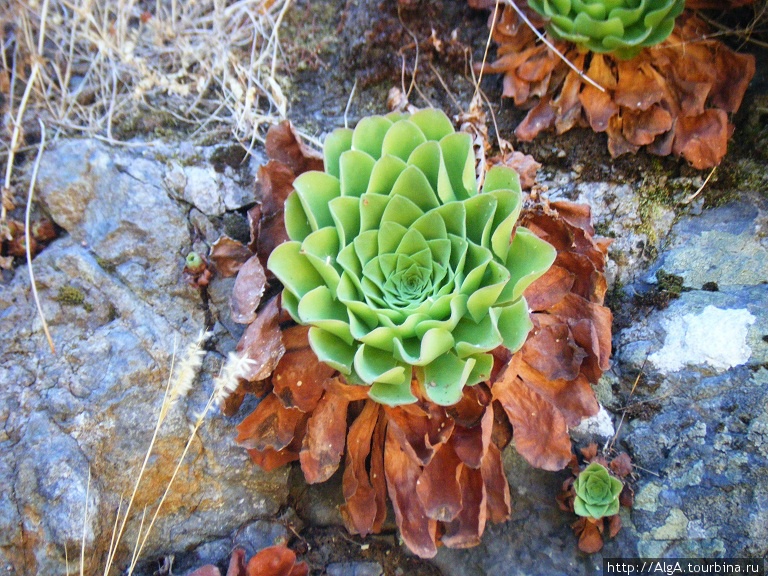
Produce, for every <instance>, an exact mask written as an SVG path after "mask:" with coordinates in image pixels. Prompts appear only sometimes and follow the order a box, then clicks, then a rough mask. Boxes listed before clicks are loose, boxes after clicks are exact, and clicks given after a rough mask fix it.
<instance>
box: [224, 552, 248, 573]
mask: <svg viewBox="0 0 768 576" xmlns="http://www.w3.org/2000/svg"><path fill="white" fill-rule="evenodd" d="M227 576H246V574H245V550H243V549H242V548H235V550H234V551H233V552H232V556H230V558H229V567H228V568H227Z"/></svg>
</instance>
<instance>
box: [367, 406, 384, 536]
mask: <svg viewBox="0 0 768 576" xmlns="http://www.w3.org/2000/svg"><path fill="white" fill-rule="evenodd" d="M386 438H387V418H386V416H385V415H380V416H379V420H378V421H377V422H376V428H375V429H374V430H373V442H372V444H371V472H370V479H371V486H373V490H374V492H375V494H376V498H375V502H376V516H375V518H374V520H373V533H374V534H377V533H379V532H381V527H382V526H383V525H384V521H385V520H386V519H387V477H386V471H385V469H384V443H385V442H386Z"/></svg>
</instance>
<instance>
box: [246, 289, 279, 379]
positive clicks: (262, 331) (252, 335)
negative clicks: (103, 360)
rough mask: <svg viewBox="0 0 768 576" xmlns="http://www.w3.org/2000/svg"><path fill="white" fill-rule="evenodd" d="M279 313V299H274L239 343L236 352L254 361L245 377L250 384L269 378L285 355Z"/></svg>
mask: <svg viewBox="0 0 768 576" xmlns="http://www.w3.org/2000/svg"><path fill="white" fill-rule="evenodd" d="M279 313H280V311H279V309H278V307H277V297H275V298H272V299H271V300H270V301H269V302H267V304H266V305H265V306H264V307H263V308H262V309H261V312H260V313H259V314H258V315H257V316H256V320H255V321H253V322H252V323H251V324H249V325H248V327H247V328H246V329H245V331H244V332H243V335H242V336H241V337H240V341H239V342H238V343H237V348H236V350H237V351H238V352H239V353H240V354H241V355H243V356H245V357H247V358H249V359H250V360H253V362H252V363H251V364H249V366H248V369H247V372H246V374H245V376H244V378H245V379H246V380H247V381H248V382H252V383H253V382H258V381H259V380H263V379H265V378H267V377H269V375H270V374H272V372H273V371H274V369H275V367H276V366H277V364H278V362H280V359H281V358H282V357H283V354H284V353H285V346H283V339H282V335H281V332H280V325H279V324H278V315H279Z"/></svg>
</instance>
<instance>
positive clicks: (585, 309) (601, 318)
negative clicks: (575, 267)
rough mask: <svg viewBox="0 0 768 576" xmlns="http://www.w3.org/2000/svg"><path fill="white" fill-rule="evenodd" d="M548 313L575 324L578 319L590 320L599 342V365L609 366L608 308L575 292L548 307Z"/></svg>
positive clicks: (609, 312)
mask: <svg viewBox="0 0 768 576" xmlns="http://www.w3.org/2000/svg"><path fill="white" fill-rule="evenodd" d="M549 313H550V314H553V315H555V316H557V317H558V318H559V319H561V320H563V321H564V322H567V323H568V324H575V323H577V322H578V321H579V320H589V321H590V322H592V324H593V325H594V328H595V331H596V333H597V339H598V341H599V342H600V353H599V358H600V366H605V367H606V368H605V369H607V368H608V366H610V356H611V323H612V322H613V314H612V313H611V310H610V309H609V308H607V307H605V306H601V305H599V304H595V303H593V302H587V301H586V300H585V299H584V298H582V297H580V296H577V295H576V294H567V295H566V296H565V298H563V299H562V300H561V301H560V302H558V303H557V304H555V305H554V306H552V307H551V308H550V309H549Z"/></svg>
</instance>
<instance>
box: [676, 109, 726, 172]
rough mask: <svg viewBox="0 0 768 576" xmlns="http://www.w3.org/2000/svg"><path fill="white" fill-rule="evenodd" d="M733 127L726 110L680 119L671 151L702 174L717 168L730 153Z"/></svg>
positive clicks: (709, 111) (706, 112) (706, 111)
mask: <svg viewBox="0 0 768 576" xmlns="http://www.w3.org/2000/svg"><path fill="white" fill-rule="evenodd" d="M729 136H730V125H729V123H728V114H727V113H726V112H725V111H724V110H705V111H704V112H703V113H701V114H699V115H698V116H688V117H683V118H678V119H677V123H676V125H675V140H674V142H673V144H672V151H673V152H674V153H675V154H677V155H679V156H683V157H685V159H686V160H688V162H690V163H691V166H693V167H694V168H698V169H700V170H702V169H704V168H709V167H711V166H716V165H717V164H719V163H720V161H721V160H722V159H723V156H725V153H726V151H727V150H728V137H729Z"/></svg>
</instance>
